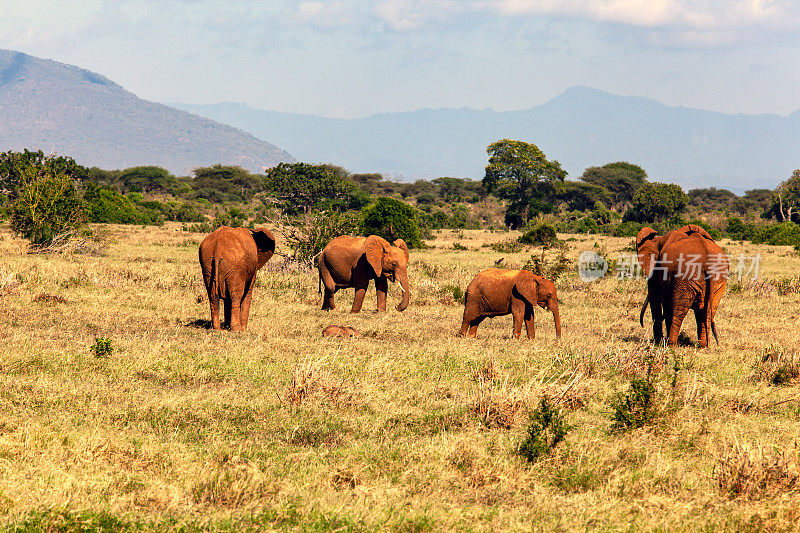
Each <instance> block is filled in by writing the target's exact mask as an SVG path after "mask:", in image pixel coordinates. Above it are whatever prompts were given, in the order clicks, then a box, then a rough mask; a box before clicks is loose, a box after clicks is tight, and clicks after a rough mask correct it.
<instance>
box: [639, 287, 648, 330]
mask: <svg viewBox="0 0 800 533" xmlns="http://www.w3.org/2000/svg"><path fill="white" fill-rule="evenodd" d="M649 301H650V295H649V294H648V295H647V296H645V298H644V303H643V304H642V310H641V311H640V312H639V324H641V325H642V327H644V312H645V311H647V303H648V302H649Z"/></svg>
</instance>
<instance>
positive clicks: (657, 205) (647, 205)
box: [625, 183, 689, 222]
mask: <svg viewBox="0 0 800 533" xmlns="http://www.w3.org/2000/svg"><path fill="white" fill-rule="evenodd" d="M688 201H689V197H688V196H686V193H685V192H683V189H681V188H680V186H678V185H675V184H674V183H646V184H644V185H643V186H642V187H639V190H638V191H636V194H634V195H633V205H632V206H631V208H630V209H629V210H628V211H626V212H625V220H634V221H636V222H661V221H664V220H667V219H670V218H674V217H676V216H678V215H679V214H680V213H681V212H683V210H684V209H686V204H687V203H688Z"/></svg>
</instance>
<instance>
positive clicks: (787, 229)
mask: <svg viewBox="0 0 800 533" xmlns="http://www.w3.org/2000/svg"><path fill="white" fill-rule="evenodd" d="M750 240H751V241H752V242H753V243H754V244H762V243H763V244H770V245H772V246H796V245H798V244H800V225H798V224H795V223H794V222H781V223H779V224H770V225H768V226H763V227H761V228H759V229H758V231H757V232H756V234H755V235H754V236H753V237H752V239H750Z"/></svg>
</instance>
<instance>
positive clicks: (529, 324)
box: [525, 305, 536, 339]
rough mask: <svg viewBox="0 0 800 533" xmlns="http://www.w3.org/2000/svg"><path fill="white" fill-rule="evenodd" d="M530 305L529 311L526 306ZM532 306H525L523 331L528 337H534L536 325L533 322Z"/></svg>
mask: <svg viewBox="0 0 800 533" xmlns="http://www.w3.org/2000/svg"><path fill="white" fill-rule="evenodd" d="M529 307H530V311H528V308H529ZM533 314H534V313H533V306H532V305H531V306H528V305H526V306H525V332H526V333H527V334H528V338H529V339H533V338H535V337H536V326H535V325H534V323H533Z"/></svg>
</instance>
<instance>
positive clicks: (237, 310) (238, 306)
mask: <svg viewBox="0 0 800 533" xmlns="http://www.w3.org/2000/svg"><path fill="white" fill-rule="evenodd" d="M243 299H244V298H243V295H242V294H231V298H230V303H231V305H230V307H231V311H230V314H231V322H230V324H231V331H242V300H243Z"/></svg>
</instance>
